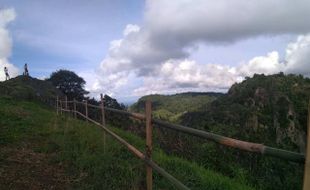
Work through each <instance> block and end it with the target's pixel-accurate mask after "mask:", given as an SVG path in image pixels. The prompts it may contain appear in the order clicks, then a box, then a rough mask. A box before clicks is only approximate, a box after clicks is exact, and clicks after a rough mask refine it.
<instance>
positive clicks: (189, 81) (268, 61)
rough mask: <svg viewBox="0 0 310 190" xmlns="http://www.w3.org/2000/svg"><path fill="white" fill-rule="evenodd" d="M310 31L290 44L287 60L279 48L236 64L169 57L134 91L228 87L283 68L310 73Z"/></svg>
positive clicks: (284, 70) (198, 89)
mask: <svg viewBox="0 0 310 190" xmlns="http://www.w3.org/2000/svg"><path fill="white" fill-rule="evenodd" d="M309 60H310V34H309V35H301V36H299V37H298V39H297V40H296V42H293V43H290V44H288V45H287V48H286V55H285V58H284V60H283V61H281V60H280V58H279V53H278V52H276V51H273V52H270V53H268V54H267V55H266V56H257V57H254V58H252V59H251V60H249V61H248V62H246V63H240V64H239V65H238V66H236V67H230V66H223V65H221V64H199V63H196V62H195V61H192V60H178V61H171V60H170V61H167V62H165V63H163V64H162V65H161V67H160V69H158V72H157V73H156V74H155V75H152V76H148V77H146V78H145V79H144V84H143V86H141V87H139V88H137V89H135V90H134V91H133V93H134V95H136V96H142V95H145V94H154V93H177V92H184V91H210V90H212V91H214V90H215V91H226V90H227V89H228V88H229V87H230V86H231V85H232V84H234V83H236V82H240V81H242V80H243V79H244V77H246V76H253V75H254V74H255V73H257V74H275V73H279V72H285V73H296V74H303V75H306V76H310V61H309Z"/></svg>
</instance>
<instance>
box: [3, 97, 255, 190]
mask: <svg viewBox="0 0 310 190" xmlns="http://www.w3.org/2000/svg"><path fill="white" fill-rule="evenodd" d="M0 106H1V110H0V147H1V148H0V171H1V175H0V176H1V177H0V180H1V181H0V183H1V184H2V187H4V188H15V189H23V188H25V187H32V188H34V189H35V188H44V187H45V186H49V187H51V186H52V185H53V186H54V187H55V188H59V189H62V188H63V189H68V188H72V189H143V187H144V186H145V184H144V181H145V174H144V172H145V167H144V165H143V163H142V162H141V161H140V160H138V159H137V158H135V157H134V156H133V155H132V154H131V153H130V152H129V151H128V150H127V149H126V148H125V147H123V146H121V145H120V144H119V143H118V142H116V141H115V140H113V139H111V138H107V144H106V151H104V142H103V138H102V130H100V129H99V128H98V127H96V126H94V125H91V124H87V123H86V122H83V121H79V120H74V119H72V118H68V117H56V113H55V111H54V110H50V108H48V107H46V106H44V105H40V104H38V103H33V102H25V101H16V100H15V99H12V98H11V97H1V98H0ZM111 129H112V130H113V131H115V132H116V133H117V134H119V135H120V136H122V137H124V138H125V139H126V140H128V141H129V142H130V143H132V144H134V145H135V146H137V147H138V148H139V149H141V150H143V148H144V146H145V145H144V141H143V140H142V139H140V138H139V137H137V136H134V135H132V134H130V133H128V132H125V131H122V130H120V129H118V128H112V127H111ZM8 149H10V150H11V151H4V150H8ZM25 149H27V150H29V152H30V153H29V155H32V157H31V158H32V160H28V159H27V157H28V156H27V157H20V159H19V160H18V162H17V163H15V162H13V163H11V162H12V160H11V157H12V152H15V153H16V154H17V153H18V152H20V150H25ZM34 155H35V156H34ZM39 158H46V159H39ZM154 160H155V161H156V162H158V163H159V165H160V166H162V167H163V168H165V169H167V171H168V172H170V173H171V174H172V175H174V176H175V177H177V178H178V179H180V180H181V181H183V182H184V183H185V184H186V185H188V186H189V187H190V188H191V189H221V190H222V189H251V188H250V187H248V186H246V185H245V181H243V179H230V178H228V177H225V176H222V175H220V174H218V173H216V172H213V171H212V170H207V169H204V168H203V167H201V166H199V165H197V164H195V163H190V162H188V161H185V160H183V159H181V158H177V157H172V156H168V155H166V154H165V153H163V152H162V151H161V150H160V149H159V148H158V147H156V148H155V153H154ZM42 162H44V164H42ZM20 163H23V164H20ZM8 165H11V168H13V169H14V168H15V169H16V168H19V169H21V170H22V169H23V170H25V171H24V172H23V173H22V174H21V175H20V176H18V178H19V179H16V177H17V175H18V174H17V173H15V176H14V175H13V176H12V175H10V176H8V175H7V173H9V172H7V170H6V169H7V167H6V166H8ZM27 165H28V166H29V165H30V166H31V167H30V168H29V167H28V168H27V167H26V166H27ZM14 166H15V167H14ZM37 167H42V168H41V169H40V168H39V169H36V168H37ZM48 168H57V169H54V170H53V169H50V170H48V171H50V172H51V173H50V174H49V175H47V174H46V175H43V178H44V179H45V177H46V178H47V179H45V180H43V179H42V177H41V176H40V174H42V172H44V171H45V170H46V169H48ZM31 171H32V172H31ZM34 171H35V172H37V173H34ZM60 174H61V175H60ZM154 178H155V180H154V183H155V189H174V188H173V187H172V186H171V184H170V183H169V182H168V181H166V180H165V179H164V178H162V177H161V176H159V175H158V174H157V173H156V172H155V176H154ZM17 181H19V182H17ZM59 184H61V185H59Z"/></svg>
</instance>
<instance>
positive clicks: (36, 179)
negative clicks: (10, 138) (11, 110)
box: [0, 146, 70, 190]
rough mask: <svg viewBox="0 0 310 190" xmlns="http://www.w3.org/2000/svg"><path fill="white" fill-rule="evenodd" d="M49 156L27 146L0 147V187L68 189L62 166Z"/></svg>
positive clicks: (5, 188)
mask: <svg viewBox="0 0 310 190" xmlns="http://www.w3.org/2000/svg"><path fill="white" fill-rule="evenodd" d="M51 156H52V155H49V154H45V153H37V152H34V151H33V150H32V148H30V147H27V146H22V147H18V148H17V147H3V146H2V147H0V189H1V190H2V189H3V190H7V189H18V190H19V189H23V190H24V189H32V190H37V189H69V183H70V179H68V177H67V176H66V174H65V172H64V167H63V166H62V165H60V164H55V163H51V161H50V157H51Z"/></svg>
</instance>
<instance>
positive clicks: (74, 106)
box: [73, 98, 76, 119]
mask: <svg viewBox="0 0 310 190" xmlns="http://www.w3.org/2000/svg"><path fill="white" fill-rule="evenodd" d="M73 110H74V118H75V119H76V102H75V98H74V99H73Z"/></svg>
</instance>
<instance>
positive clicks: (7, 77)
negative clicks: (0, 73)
mask: <svg viewBox="0 0 310 190" xmlns="http://www.w3.org/2000/svg"><path fill="white" fill-rule="evenodd" d="M4 73H5V80H9V79H10V75H9V70H8V68H6V67H4Z"/></svg>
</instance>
